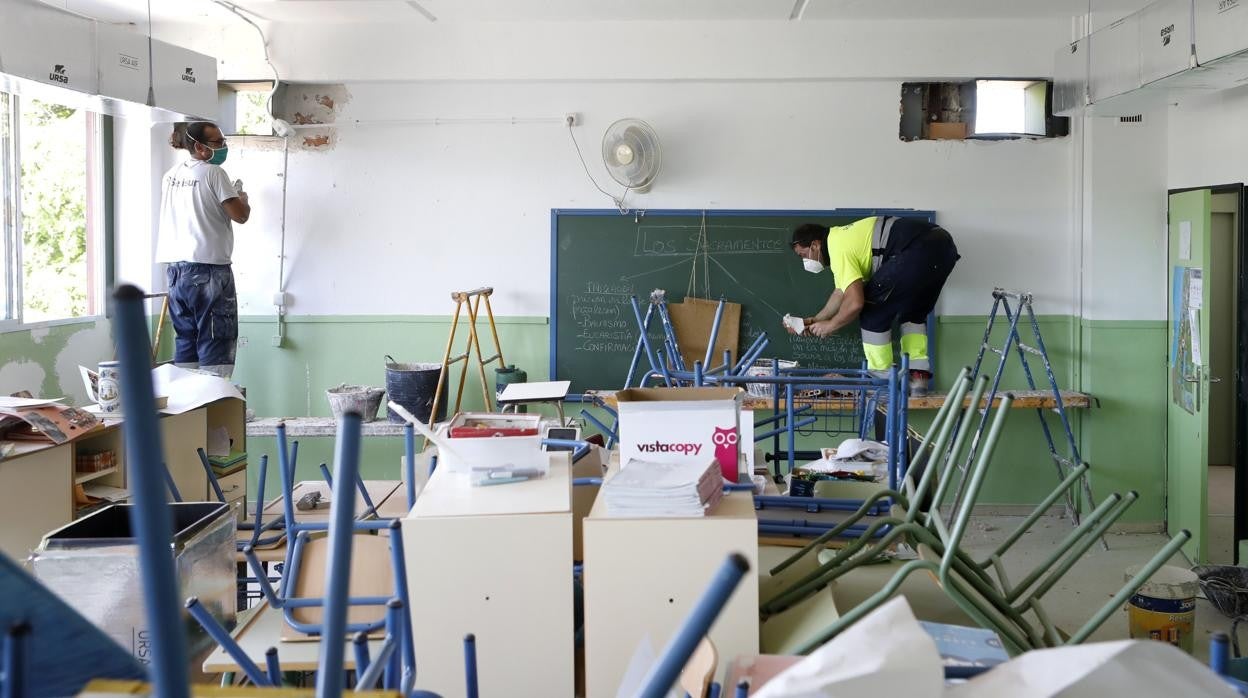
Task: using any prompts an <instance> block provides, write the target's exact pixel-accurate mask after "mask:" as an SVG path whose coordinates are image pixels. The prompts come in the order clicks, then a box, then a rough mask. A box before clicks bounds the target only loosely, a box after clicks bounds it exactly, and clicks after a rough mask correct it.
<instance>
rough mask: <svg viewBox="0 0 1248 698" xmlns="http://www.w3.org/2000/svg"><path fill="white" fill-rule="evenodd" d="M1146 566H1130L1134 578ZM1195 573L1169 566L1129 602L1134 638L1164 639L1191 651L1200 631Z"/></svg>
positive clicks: (1128, 617)
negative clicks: (1197, 615)
mask: <svg viewBox="0 0 1248 698" xmlns="http://www.w3.org/2000/svg"><path fill="white" fill-rule="evenodd" d="M1141 569H1143V565H1136V566H1134V567H1129V568H1127V572H1126V578H1127V580H1130V579H1131V578H1132V577H1134V576H1135V575H1136V574H1139V572H1140V570H1141ZM1199 590H1200V580H1199V578H1198V577H1197V576H1196V573H1195V572H1192V571H1190V570H1185V569H1183V568H1182V567H1173V566H1171V565H1166V566H1164V567H1162V568H1161V569H1159V570H1157V572H1156V573H1155V574H1153V576H1152V577H1150V578H1149V579H1148V581H1147V582H1144V584H1143V585H1142V586H1141V587H1140V588H1139V589H1138V590H1137V591H1136V592H1135V594H1134V595H1133V596H1132V597H1131V599H1130V600H1129V601H1127V628H1128V631H1129V633H1130V636H1131V639H1133V640H1161V641H1162V642H1168V643H1170V644H1172V645H1174V646H1175V647H1178V648H1179V649H1181V650H1183V651H1184V652H1187V653H1188V654H1191V652H1192V640H1193V639H1194V635H1195V631H1196V593H1197V592H1198V591H1199Z"/></svg>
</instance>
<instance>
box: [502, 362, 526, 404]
mask: <svg viewBox="0 0 1248 698" xmlns="http://www.w3.org/2000/svg"><path fill="white" fill-rule="evenodd" d="M528 382H529V374H528V373H525V372H524V370H523V369H519V368H516V367H515V366H505V367H503V368H496V369H494V400H495V403H494V406H495V407H498V398H499V397H500V396H501V395H502V394H503V391H504V390H506V389H507V386H509V385H511V384H512V383H528ZM515 410H516V412H519V413H525V412H528V411H529V408H528V407H527V406H525V405H516V408H515Z"/></svg>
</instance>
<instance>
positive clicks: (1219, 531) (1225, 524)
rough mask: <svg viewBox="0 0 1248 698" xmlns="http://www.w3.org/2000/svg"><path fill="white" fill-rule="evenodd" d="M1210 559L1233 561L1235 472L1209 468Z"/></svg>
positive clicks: (1227, 468)
mask: <svg viewBox="0 0 1248 698" xmlns="http://www.w3.org/2000/svg"><path fill="white" fill-rule="evenodd" d="M1208 535H1209V560H1210V561H1211V562H1213V563H1215V564H1219V565H1230V564H1234V560H1235V469H1234V468H1233V467H1231V466H1229V465H1213V466H1210V467H1209V528H1208Z"/></svg>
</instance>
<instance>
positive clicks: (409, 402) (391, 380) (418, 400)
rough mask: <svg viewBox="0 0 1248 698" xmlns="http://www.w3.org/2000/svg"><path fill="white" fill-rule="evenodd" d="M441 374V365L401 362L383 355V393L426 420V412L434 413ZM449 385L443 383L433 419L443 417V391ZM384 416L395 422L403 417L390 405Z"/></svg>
mask: <svg viewBox="0 0 1248 698" xmlns="http://www.w3.org/2000/svg"><path fill="white" fill-rule="evenodd" d="M441 375H442V364H431V363H417V364H403V363H399V362H397V361H395V360H394V357H392V356H390V355H389V354H387V355H386V392H387V393H389V394H390V399H391V400H393V401H394V402H397V403H399V404H400V405H402V406H403V408H404V409H406V410H407V411H408V412H411V413H412V416H414V417H415V418H416V419H419V420H420V421H421V422H424V423H425V424H428V423H429V415H430V413H431V412H433V394H434V393H436V392H437V390H438V377H439V376H441ZM448 392H450V386H447V385H444V386H442V396H441V398H439V399H438V411H437V416H436V418H435V420H436V421H439V422H440V421H442V420H444V419H446V394H447V393H448ZM386 417H387V418H388V419H389V420H390V421H391V422H392V423H394V424H403V423H404V421H403V418H402V417H400V416H399V415H398V414H396V413H395V411H394V410H392V409H390V408H389V407H387V408H386Z"/></svg>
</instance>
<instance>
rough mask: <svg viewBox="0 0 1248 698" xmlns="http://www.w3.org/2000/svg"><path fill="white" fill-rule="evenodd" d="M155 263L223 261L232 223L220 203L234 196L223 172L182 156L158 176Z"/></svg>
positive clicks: (227, 253) (229, 252) (230, 244)
mask: <svg viewBox="0 0 1248 698" xmlns="http://www.w3.org/2000/svg"><path fill="white" fill-rule="evenodd" d="M160 190H161V197H160V228H158V231H157V235H156V237H157V240H156V261H157V262H199V263H201V264H229V263H230V256H231V255H232V254H233V253H234V227H233V223H232V222H231V221H230V218H229V216H228V215H226V213H225V207H223V206H222V205H221V204H222V203H223V202H225V201H226V200H228V199H233V198H235V197H237V196H238V192H237V191H235V190H234V184H233V183H232V182H231V181H230V178H229V176H228V175H226V174H225V170H223V169H221V168H220V167H219V166H217V165H212V164H209V163H207V162H204V161H203V160H196V159H194V158H188V159H187V160H185V161H183V162H181V163H179V164H177V165H174V166H173V168H172V169H170V170H169V171H168V172H166V173H165V176H164V178H163V179H162V180H161V187H160Z"/></svg>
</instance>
